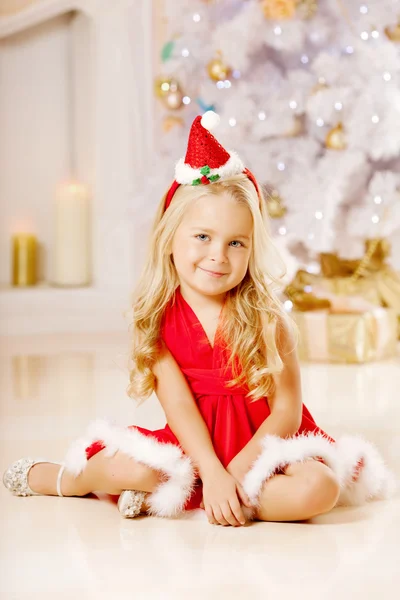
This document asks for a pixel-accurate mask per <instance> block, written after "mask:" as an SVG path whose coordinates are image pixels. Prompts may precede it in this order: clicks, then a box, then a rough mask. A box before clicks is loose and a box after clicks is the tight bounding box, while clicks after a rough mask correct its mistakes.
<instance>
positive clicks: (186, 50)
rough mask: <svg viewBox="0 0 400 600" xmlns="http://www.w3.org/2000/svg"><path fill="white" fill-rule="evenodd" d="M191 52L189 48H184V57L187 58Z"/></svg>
mask: <svg viewBox="0 0 400 600" xmlns="http://www.w3.org/2000/svg"><path fill="white" fill-rule="evenodd" d="M189 54H190V52H189V50H188V49H187V48H183V49H182V56H183V57H184V58H187V57H188V56H189Z"/></svg>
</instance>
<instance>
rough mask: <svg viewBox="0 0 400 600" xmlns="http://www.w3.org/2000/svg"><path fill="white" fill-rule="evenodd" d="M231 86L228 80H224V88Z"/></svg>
mask: <svg viewBox="0 0 400 600" xmlns="http://www.w3.org/2000/svg"><path fill="white" fill-rule="evenodd" d="M231 86H232V84H231V82H230V81H229V79H225V81H224V87H225V88H230V87H231Z"/></svg>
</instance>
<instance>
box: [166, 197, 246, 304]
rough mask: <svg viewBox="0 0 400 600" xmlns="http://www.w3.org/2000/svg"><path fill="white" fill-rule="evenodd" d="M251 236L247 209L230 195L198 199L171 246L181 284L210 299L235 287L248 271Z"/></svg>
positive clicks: (187, 213) (176, 233) (187, 212)
mask: <svg viewBox="0 0 400 600" xmlns="http://www.w3.org/2000/svg"><path fill="white" fill-rule="evenodd" d="M252 233H253V219H252V216H251V212H250V210H249V209H248V208H247V206H245V205H243V204H239V203H238V202H236V201H235V200H234V199H232V198H231V196H230V195H229V194H227V193H225V192H224V193H222V194H219V195H218V196H202V197H200V198H198V199H197V200H196V201H195V202H193V204H192V205H191V206H190V207H189V208H188V210H187V211H186V213H185V216H184V217H183V220H182V222H181V224H180V225H179V227H178V229H177V230H176V232H175V236H174V239H173V243H172V255H173V259H174V264H175V268H176V271H177V273H178V277H179V281H180V282H181V284H184V285H187V286H189V287H190V288H192V289H194V290H196V291H197V292H200V293H202V294H205V295H209V296H214V295H220V294H223V293H225V292H227V291H228V290H231V289H232V288H234V287H235V286H236V285H238V284H239V283H240V282H241V281H242V279H243V278H244V276H245V275H246V272H247V267H248V264H249V258H250V252H251V245H252Z"/></svg>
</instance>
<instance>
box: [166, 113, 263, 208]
mask: <svg viewBox="0 0 400 600" xmlns="http://www.w3.org/2000/svg"><path fill="white" fill-rule="evenodd" d="M219 120H220V118H219V116H218V115H217V114H216V113H215V112H213V111H212V110H209V111H207V112H206V113H204V115H203V116H202V117H201V116H198V117H196V118H195V120H194V121H193V123H192V127H191V129H190V134H189V142H188V147H187V151H186V156H185V158H181V159H180V160H179V161H178V162H177V164H176V166H175V181H174V182H173V184H172V185H171V187H170V189H169V190H168V193H167V196H166V201H165V209H167V208H168V206H169V205H170V203H171V200H172V198H173V195H174V194H175V192H176V190H177V189H178V187H179V186H180V185H209V184H210V183H214V182H215V181H221V180H223V179H229V178H230V177H232V176H233V175H238V174H239V173H244V174H245V175H247V177H248V178H249V179H250V180H251V181H252V183H253V184H254V186H255V188H256V190H257V193H258V194H259V188H258V184H257V181H256V179H255V177H254V175H253V174H252V173H251V172H250V171H249V170H248V169H246V168H245V167H244V165H243V163H242V161H241V159H240V158H239V156H238V155H237V154H236V152H233V151H230V152H227V150H225V148H223V147H222V146H221V144H220V143H219V142H218V140H216V139H215V137H214V136H213V135H212V133H210V129H212V128H213V127H215V126H216V125H218V123H219Z"/></svg>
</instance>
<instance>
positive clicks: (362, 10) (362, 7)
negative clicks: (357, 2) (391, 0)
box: [360, 4, 368, 15]
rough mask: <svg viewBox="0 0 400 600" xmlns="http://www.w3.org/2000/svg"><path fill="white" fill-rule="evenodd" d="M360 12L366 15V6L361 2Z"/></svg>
mask: <svg viewBox="0 0 400 600" xmlns="http://www.w3.org/2000/svg"><path fill="white" fill-rule="evenodd" d="M360 13H361V14H362V15H366V14H368V6H365V4H362V5H361V6H360Z"/></svg>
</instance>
